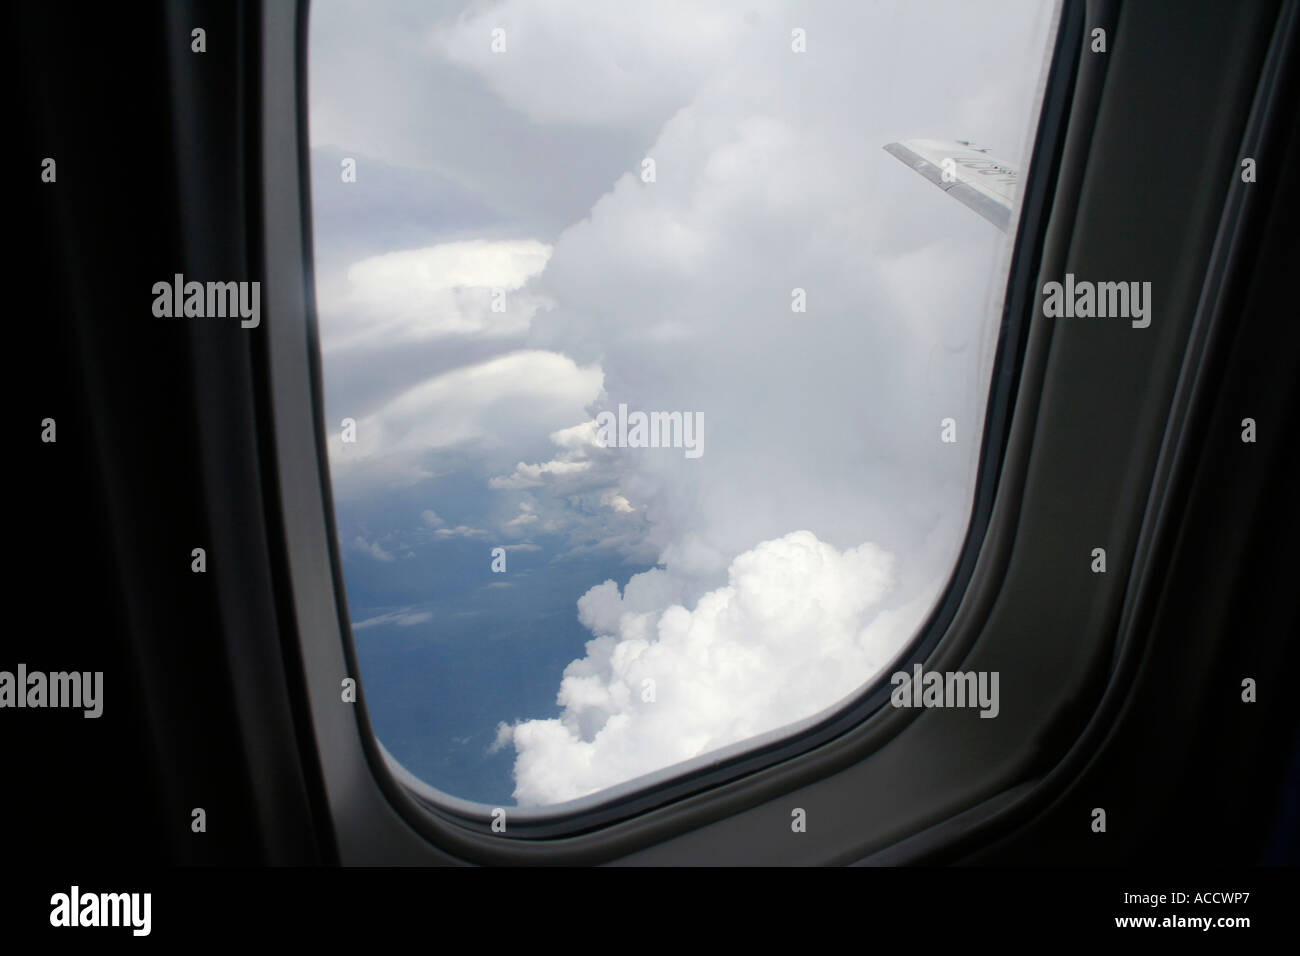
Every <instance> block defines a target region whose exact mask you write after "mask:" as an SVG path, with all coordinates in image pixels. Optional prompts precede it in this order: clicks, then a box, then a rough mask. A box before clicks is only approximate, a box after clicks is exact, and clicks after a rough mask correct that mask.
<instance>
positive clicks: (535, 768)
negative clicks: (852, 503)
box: [497, 531, 898, 805]
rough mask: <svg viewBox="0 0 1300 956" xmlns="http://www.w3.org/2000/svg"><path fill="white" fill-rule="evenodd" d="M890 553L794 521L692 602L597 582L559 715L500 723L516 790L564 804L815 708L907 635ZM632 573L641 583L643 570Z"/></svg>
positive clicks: (531, 799)
mask: <svg viewBox="0 0 1300 956" xmlns="http://www.w3.org/2000/svg"><path fill="white" fill-rule="evenodd" d="M893 564H894V561H893V558H892V556H890V555H888V554H886V553H885V552H883V551H881V550H880V549H879V548H877V547H875V546H874V545H871V544H865V545H861V546H859V547H857V548H852V549H849V550H847V551H840V550H839V549H837V548H835V547H833V546H831V545H829V544H826V543H825V542H823V541H819V540H818V539H817V537H816V536H815V535H813V534H812V533H810V532H808V531H796V532H793V533H791V534H788V535H785V536H784V537H781V538H778V539H775V540H772V541H765V542H763V543H762V544H760V545H758V546H757V547H756V548H754V549H752V550H750V551H746V552H745V553H744V554H741V555H739V556H738V557H737V558H736V559H735V560H734V561H732V563H731V566H730V568H729V569H728V582H727V584H726V585H725V586H724V587H721V588H718V589H716V590H713V591H710V592H708V593H706V594H704V595H703V596H702V597H701V598H700V599H699V600H698V601H697V602H696V603H695V607H694V608H693V609H691V610H688V609H687V608H685V607H683V606H682V605H680V604H670V605H668V606H667V607H666V608H661V607H660V601H661V600H663V599H664V598H665V597H667V596H668V594H666V593H659V594H653V595H652V594H649V593H643V592H645V591H651V590H654V588H655V587H656V584H662V582H661V581H658V582H656V581H654V580H652V581H650V582H648V585H649V586H648V587H638V586H636V585H635V584H629V586H628V589H627V590H628V593H627V594H626V595H622V594H620V593H619V590H618V588H617V586H616V585H615V583H614V582H613V581H607V582H606V583H605V584H603V585H601V586H600V587H599V588H596V589H593V590H592V591H591V592H588V594H587V595H586V597H584V599H583V601H582V603H581V605H580V607H581V613H582V617H583V623H584V624H587V625H588V626H589V627H591V628H593V630H595V631H596V633H597V635H598V636H597V637H596V638H595V639H593V640H591V641H589V642H588V643H587V654H586V656H585V657H583V658H581V659H580V660H576V661H574V662H573V663H572V664H570V665H569V666H568V667H567V668H566V669H565V672H564V679H563V681H562V682H561V684H560V691H559V697H558V702H559V704H560V706H561V707H562V708H563V711H562V713H561V715H560V717H558V718H555V719H549V720H528V721H522V722H519V723H516V724H513V725H502V726H501V728H500V729H499V731H498V737H497V743H498V745H500V744H505V743H509V744H511V745H513V746H514V748H515V749H516V751H517V753H518V756H517V758H516V763H515V782H516V789H515V798H516V799H517V800H518V801H519V803H520V804H521V805H536V804H548V803H555V802H559V801H563V800H569V799H573V798H576V797H579V796H583V795H585V794H588V793H591V792H594V791H597V790H601V789H603V788H605V787H609V786H612V785H614V784H616V783H620V782H622V781H624V780H627V779H630V778H633V777H636V776H640V775H642V774H645V773H649V772H651V771H654V770H658V769H660V768H662V767H666V766H670V765H672V764H675V763H679V762H681V761H684V760H688V759H690V758H692V757H696V756H699V755H700V754H702V753H706V752H708V751H710V750H715V749H717V748H719V747H724V746H726V745H728V744H731V743H734V742H736V741H742V740H746V739H748V738H750V737H753V736H755V735H757V734H761V733H764V732H766V731H769V730H773V729H775V728H778V727H781V726H783V725H785V724H789V723H791V722H793V721H797V720H800V719H802V718H805V717H808V716H811V715H812V714H814V713H816V712H818V711H819V710H822V709H824V708H825V707H826V706H827V705H829V704H833V703H834V702H836V701H837V700H839V699H841V698H843V697H845V696H847V695H849V694H851V693H853V692H854V691H855V690H857V689H858V688H859V687H861V685H862V684H863V683H864V682H865V681H867V680H869V679H870V678H871V677H872V676H874V675H875V674H876V673H878V672H879V671H880V670H881V669H882V668H883V667H885V666H887V665H888V663H889V661H890V658H891V655H892V654H893V653H894V651H895V650H896V649H897V638H898V635H897V634H896V633H895V632H894V628H893V627H891V626H890V624H891V622H889V621H888V620H886V621H883V622H882V621H880V620H879V610H880V602H881V599H882V598H883V596H884V595H885V594H886V593H887V591H888V590H889V588H890V586H891V583H892V569H893ZM633 580H634V581H635V580H636V579H633Z"/></svg>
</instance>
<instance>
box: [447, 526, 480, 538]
mask: <svg viewBox="0 0 1300 956" xmlns="http://www.w3.org/2000/svg"><path fill="white" fill-rule="evenodd" d="M434 534H435V535H436V536H437V537H439V538H482V537H484V536H485V535H486V534H487V532H486V531H484V530H483V529H482V528H472V527H470V526H469V525H464V524H458V525H456V527H454V528H439V529H438V530H437V531H435V532H434Z"/></svg>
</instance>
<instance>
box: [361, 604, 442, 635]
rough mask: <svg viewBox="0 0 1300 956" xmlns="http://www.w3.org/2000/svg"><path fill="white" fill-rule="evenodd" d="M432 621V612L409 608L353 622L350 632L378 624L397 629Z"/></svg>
mask: <svg viewBox="0 0 1300 956" xmlns="http://www.w3.org/2000/svg"><path fill="white" fill-rule="evenodd" d="M431 620H433V612H432V611H415V610H412V609H411V608H402V609H400V610H397V611H389V612H387V613H385V614H377V615H375V616H374V617H368V618H366V619H365V620H364V621H353V622H352V630H354V631H362V630H365V629H366V628H368V627H377V626H378V625H380V624H394V625H396V626H397V627H411V626H413V625H415V624H423V623H424V622H425V621H431Z"/></svg>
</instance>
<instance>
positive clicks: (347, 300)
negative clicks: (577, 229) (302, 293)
mask: <svg viewBox="0 0 1300 956" xmlns="http://www.w3.org/2000/svg"><path fill="white" fill-rule="evenodd" d="M550 255H551V247H550V246H548V245H546V244H545V243H541V242H538V241H536V240H534V239H522V240H520V239H513V240H500V241H494V242H490V241H486V240H468V241H463V242H448V243H443V244H441V245H436V246H431V247H428V248H424V249H404V250H401V251H399V252H386V253H382V254H380V255H377V256H371V257H369V258H366V259H362V260H360V261H359V262H355V263H353V264H352V266H351V267H349V268H348V270H347V273H346V276H345V278H344V280H343V282H342V283H341V284H340V283H338V282H336V281H334V280H332V279H331V278H330V277H328V276H327V277H324V278H323V279H322V281H321V283H320V284H319V292H318V299H319V304H318V307H319V312H320V321H321V329H322V343H323V346H324V349H325V351H327V352H330V351H336V350H341V349H348V348H355V347H358V346H365V345H385V346H392V345H395V344H399V343H404V342H418V341H420V340H422V339H429V338H438V337H445V336H452V335H460V336H465V335H511V334H514V333H518V332H520V331H522V330H524V329H526V328H527V327H528V323H529V322H530V321H531V319H532V317H533V315H534V314H535V313H536V312H537V310H538V309H539V308H541V307H542V306H544V305H545V304H546V299H545V298H544V297H541V296H538V295H536V294H530V293H528V292H523V291H520V290H521V289H522V288H523V286H524V285H525V284H526V283H527V282H528V280H529V279H531V278H532V277H534V276H536V275H538V274H539V273H540V272H541V271H542V270H543V269H544V268H545V267H546V261H547V259H549V258H550Z"/></svg>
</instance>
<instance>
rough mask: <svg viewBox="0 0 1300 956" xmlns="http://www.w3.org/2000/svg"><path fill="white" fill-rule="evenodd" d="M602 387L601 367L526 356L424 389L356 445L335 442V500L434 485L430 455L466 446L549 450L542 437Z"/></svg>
mask: <svg viewBox="0 0 1300 956" xmlns="http://www.w3.org/2000/svg"><path fill="white" fill-rule="evenodd" d="M601 380H602V375H601V371H600V369H599V368H598V367H596V366H587V367H582V366H579V365H578V364H577V363H575V362H574V361H573V360H572V359H570V358H568V357H567V356H565V355H560V354H558V353H556V352H548V351H541V350H525V351H517V352H511V353H508V354H506V355H501V356H498V357H496V358H493V359H489V360H488V361H486V362H482V363H479V364H477V365H471V366H466V367H463V368H458V369H455V370H453V371H450V372H446V373H444V374H442V375H439V376H436V377H434V378H431V379H429V380H427V381H425V382H421V383H420V384H419V385H416V386H414V387H412V388H410V389H407V390H406V391H404V392H402V393H401V394H399V395H398V396H396V397H395V398H393V399H392V400H391V401H389V402H388V403H387V404H385V405H384V406H383V407H381V408H380V409H379V410H378V411H376V412H374V413H373V414H371V415H368V416H365V417H364V418H361V419H360V420H358V421H357V428H356V438H357V440H356V441H355V442H344V441H343V440H342V436H341V434H339V433H335V434H331V436H330V438H329V455H330V468H331V474H332V477H333V480H334V486H335V490H336V493H339V494H341V495H342V496H344V497H355V496H356V495H358V494H361V493H364V492H367V491H372V490H374V489H375V488H376V487H384V486H385V485H387V486H395V485H398V486H400V485H403V484H410V483H413V482H415V481H418V480H420V479H423V478H427V477H430V476H431V475H432V474H433V473H434V472H433V470H432V466H431V464H430V462H431V460H432V453H433V452H437V451H439V450H446V449H450V448H453V447H456V446H460V445H464V444H468V443H473V444H476V445H477V446H479V448H480V450H482V451H486V452H492V451H494V450H496V451H498V453H500V451H499V450H500V449H507V451H506V454H509V452H510V451H511V450H515V449H518V448H520V447H531V446H534V445H538V444H539V443H540V444H545V442H546V439H545V438H544V437H543V436H545V435H547V434H549V433H550V432H552V431H554V430H556V429H557V428H559V427H561V426H562V425H564V424H565V423H567V422H571V421H573V420H574V419H579V418H584V417H585V412H584V409H585V407H586V405H587V404H589V403H590V402H591V401H592V399H594V398H595V396H596V395H597V394H598V393H599V392H600V388H601Z"/></svg>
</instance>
